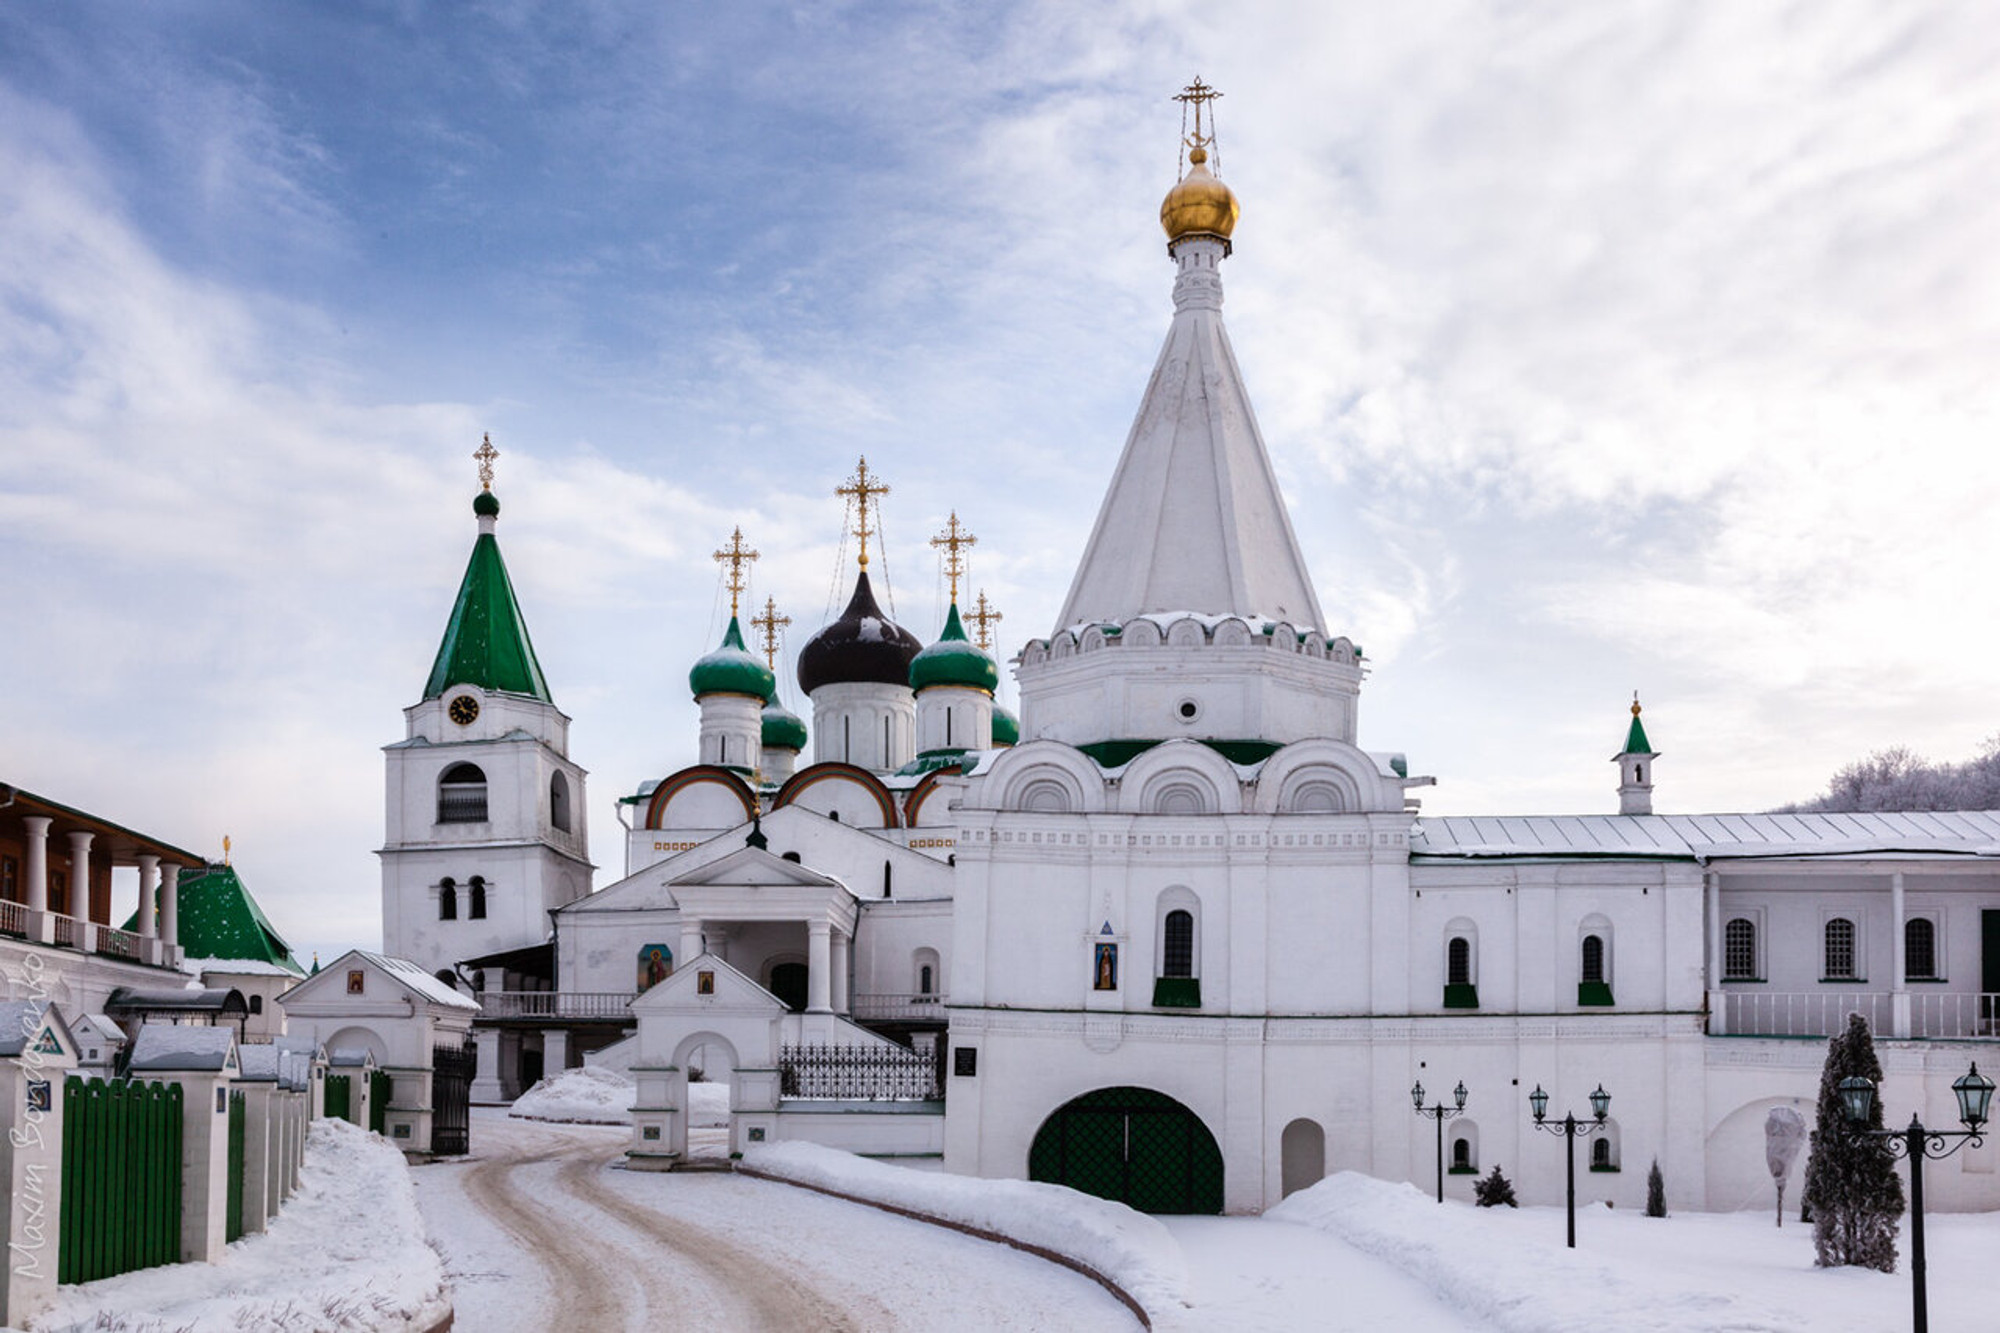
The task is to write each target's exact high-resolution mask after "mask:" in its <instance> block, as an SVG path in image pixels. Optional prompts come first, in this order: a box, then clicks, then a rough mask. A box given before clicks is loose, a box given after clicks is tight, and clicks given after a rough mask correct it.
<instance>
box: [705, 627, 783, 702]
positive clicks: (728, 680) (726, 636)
mask: <svg viewBox="0 0 2000 1333" xmlns="http://www.w3.org/2000/svg"><path fill="white" fill-rule="evenodd" d="M688 688H689V689H690V690H693V691H694V697H695V698H697V699H699V698H701V697H702V696H703V695H708V694H744V695H749V696H750V697H751V698H754V699H761V700H764V701H766V702H768V701H769V700H770V699H771V697H772V696H773V695H775V694H776V693H777V691H778V678H777V676H776V675H775V674H773V673H772V671H771V668H770V667H768V666H766V665H764V663H762V662H760V661H758V660H757V656H756V654H754V653H752V652H751V651H750V650H749V649H747V648H745V647H744V646H743V630H742V627H741V626H739V625H738V624H737V623H736V617H735V616H734V615H731V616H730V617H729V628H728V629H727V630H725V631H723V635H722V644H721V646H720V647H718V648H717V649H716V650H715V651H714V652H712V653H709V654H707V655H706V656H704V657H702V658H700V659H699V660H697V661H696V662H695V664H694V669H693V670H691V671H689V672H688Z"/></svg>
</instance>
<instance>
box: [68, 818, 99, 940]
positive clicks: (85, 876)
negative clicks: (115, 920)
mask: <svg viewBox="0 0 2000 1333" xmlns="http://www.w3.org/2000/svg"><path fill="white" fill-rule="evenodd" d="M95 836H96V835H95V834H92V833H88V832H85V831H84V830H82V829H72V830H71V831H70V835H69V919H70V921H71V922H72V923H73V924H72V925H71V928H70V929H71V931H72V934H71V935H70V940H69V942H70V943H71V944H72V945H74V946H76V947H77V948H79V949H84V950H88V949H89V948H90V947H91V945H92V943H93V941H92V940H91V938H90V936H89V934H88V933H87V928H88V926H89V924H90V843H91V839H92V838H94V837H95Z"/></svg>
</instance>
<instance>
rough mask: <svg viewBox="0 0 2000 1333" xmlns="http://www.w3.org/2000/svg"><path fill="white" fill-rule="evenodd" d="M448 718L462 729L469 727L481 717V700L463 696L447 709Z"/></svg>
mask: <svg viewBox="0 0 2000 1333" xmlns="http://www.w3.org/2000/svg"><path fill="white" fill-rule="evenodd" d="M445 713H446V715H447V716H449V717H450V718H451V720H452V721H454V722H456V723H458V725H459V726H461V727H469V726H471V725H472V723H473V721H474V720H475V719H477V718H478V716H479V700H477V699H475V698H473V697H472V696H471V695H469V694H461V695H459V696H458V697H457V698H456V699H453V700H452V701H451V705H450V706H449V707H448V708H446V709H445Z"/></svg>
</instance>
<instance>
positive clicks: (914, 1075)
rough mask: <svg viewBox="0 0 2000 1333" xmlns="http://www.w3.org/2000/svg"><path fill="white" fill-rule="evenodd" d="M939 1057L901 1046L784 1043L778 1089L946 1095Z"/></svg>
mask: <svg viewBox="0 0 2000 1333" xmlns="http://www.w3.org/2000/svg"><path fill="white" fill-rule="evenodd" d="M938 1074H939V1069H938V1060H937V1057H936V1056H935V1055H933V1054H930V1053H928V1052H924V1051H906V1050H904V1049H903V1048H902V1047H900V1046H822V1045H818V1044H810V1045H804V1046H781V1047H779V1048H778V1095H779V1096H781V1097H798V1098H807V1099H819V1100H824V1101H852V1102H927V1101H938V1100H940V1099H941V1098H943V1096H944V1083H943V1080H942V1079H940V1078H939V1077H938Z"/></svg>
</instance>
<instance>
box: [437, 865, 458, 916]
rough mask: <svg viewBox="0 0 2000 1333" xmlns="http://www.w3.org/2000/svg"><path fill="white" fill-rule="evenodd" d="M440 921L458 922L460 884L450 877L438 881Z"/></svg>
mask: <svg viewBox="0 0 2000 1333" xmlns="http://www.w3.org/2000/svg"><path fill="white" fill-rule="evenodd" d="M438 920H440V921H456V920H458V884H457V883H456V882H455V881H454V880H453V879H452V877H451V876H450V875H446V876H445V877H444V878H443V879H441V880H439V881H438Z"/></svg>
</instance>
